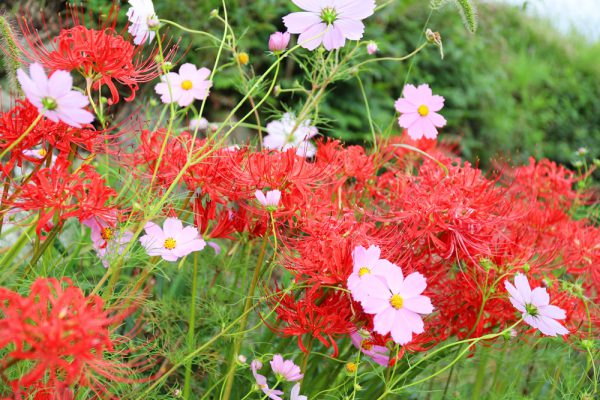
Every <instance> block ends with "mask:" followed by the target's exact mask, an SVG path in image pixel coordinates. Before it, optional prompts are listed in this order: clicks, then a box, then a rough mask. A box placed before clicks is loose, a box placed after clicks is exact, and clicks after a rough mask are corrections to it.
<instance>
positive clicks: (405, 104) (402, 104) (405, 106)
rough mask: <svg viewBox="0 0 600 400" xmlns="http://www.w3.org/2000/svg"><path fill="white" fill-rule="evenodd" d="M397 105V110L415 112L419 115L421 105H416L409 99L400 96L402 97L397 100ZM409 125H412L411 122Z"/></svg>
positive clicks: (405, 112) (403, 112) (404, 112)
mask: <svg viewBox="0 0 600 400" xmlns="http://www.w3.org/2000/svg"><path fill="white" fill-rule="evenodd" d="M395 107H396V111H398V112H399V113H402V114H407V113H414V114H416V115H419V114H418V109H419V106H416V105H414V104H413V103H411V102H410V101H408V100H407V99H403V98H400V99H398V100H396V103H395ZM411 124H412V123H411ZM409 126H410V124H409Z"/></svg>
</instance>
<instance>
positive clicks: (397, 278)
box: [382, 266, 404, 294]
mask: <svg viewBox="0 0 600 400" xmlns="http://www.w3.org/2000/svg"><path fill="white" fill-rule="evenodd" d="M382 277H383V278H384V280H385V282H386V283H387V285H388V287H389V288H390V290H391V292H392V293H394V294H399V293H400V292H401V290H402V285H403V284H404V275H403V274H402V269H400V267H398V266H396V268H388V269H386V270H385V271H384V272H383V275H382Z"/></svg>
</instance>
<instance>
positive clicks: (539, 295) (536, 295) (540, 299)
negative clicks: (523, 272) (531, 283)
mask: <svg viewBox="0 0 600 400" xmlns="http://www.w3.org/2000/svg"><path fill="white" fill-rule="evenodd" d="M531 303H532V304H533V305H534V306H536V307H540V306H547V305H548V304H550V295H548V292H547V291H546V288H542V287H538V288H535V289H533V291H532V292H531Z"/></svg>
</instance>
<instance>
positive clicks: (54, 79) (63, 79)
mask: <svg viewBox="0 0 600 400" xmlns="http://www.w3.org/2000/svg"><path fill="white" fill-rule="evenodd" d="M72 87H73V77H72V76H71V74H70V73H68V72H67V71H55V72H54V73H53V74H52V76H50V78H48V90H50V92H51V93H52V95H53V96H54V97H55V98H58V97H60V96H63V95H65V94H67V93H69V92H70V91H71V88H72ZM75 93H78V94H81V93H79V92H75ZM82 96H83V95H82Z"/></svg>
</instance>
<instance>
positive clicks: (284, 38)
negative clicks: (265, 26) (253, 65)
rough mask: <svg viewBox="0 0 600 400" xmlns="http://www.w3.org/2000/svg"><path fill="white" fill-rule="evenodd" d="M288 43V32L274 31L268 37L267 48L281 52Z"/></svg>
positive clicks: (274, 51)
mask: <svg viewBox="0 0 600 400" xmlns="http://www.w3.org/2000/svg"><path fill="white" fill-rule="evenodd" d="M288 44H290V33H289V32H285V33H282V32H275V33H274V34H272V35H271V36H270V37H269V50H271V51H272V52H273V53H276V54H277V53H281V52H282V51H284V50H285V49H287V47H288Z"/></svg>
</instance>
